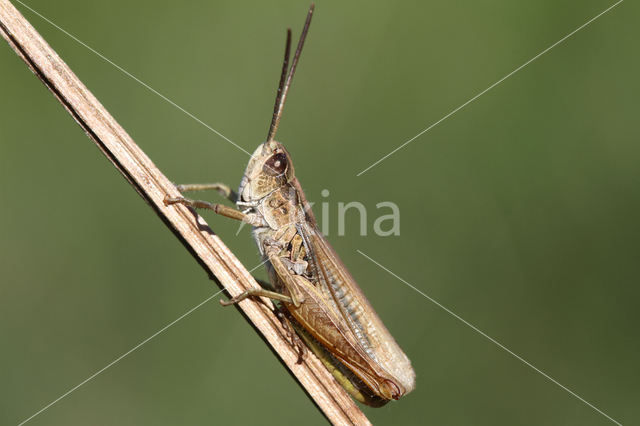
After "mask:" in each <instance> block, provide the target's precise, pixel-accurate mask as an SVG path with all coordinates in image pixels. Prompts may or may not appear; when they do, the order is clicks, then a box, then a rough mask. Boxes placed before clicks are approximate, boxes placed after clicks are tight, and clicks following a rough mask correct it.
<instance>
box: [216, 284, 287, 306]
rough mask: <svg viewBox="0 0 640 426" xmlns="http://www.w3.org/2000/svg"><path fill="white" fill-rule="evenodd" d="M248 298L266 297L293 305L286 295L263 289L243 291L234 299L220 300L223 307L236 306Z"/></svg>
mask: <svg viewBox="0 0 640 426" xmlns="http://www.w3.org/2000/svg"><path fill="white" fill-rule="evenodd" d="M248 297H266V298H268V299H272V300H277V301H279V302H285V303H293V300H292V299H291V298H290V297H289V296H286V295H284V294H281V293H277V292H275V291H271V290H265V289H263V288H256V289H252V290H247V291H243V292H242V293H240V294H239V295H237V296H236V297H232V298H231V299H229V300H226V301H225V300H220V304H221V305H222V306H229V305H235V304H236V303H238V302H242V301H243V300H244V299H246V298H248Z"/></svg>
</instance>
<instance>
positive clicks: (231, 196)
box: [176, 182, 238, 204]
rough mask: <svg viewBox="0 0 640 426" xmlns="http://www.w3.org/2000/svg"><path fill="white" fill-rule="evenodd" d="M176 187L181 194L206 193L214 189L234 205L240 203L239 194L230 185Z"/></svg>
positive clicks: (185, 185)
mask: <svg viewBox="0 0 640 426" xmlns="http://www.w3.org/2000/svg"><path fill="white" fill-rule="evenodd" d="M176 187H177V188H178V191H180V192H190V191H206V190H210V189H213V190H215V191H217V192H218V193H219V194H220V195H222V196H223V197H224V198H226V199H227V200H229V201H231V202H232V203H234V204H235V203H236V202H237V201H238V194H237V193H236V192H235V191H234V190H232V189H231V188H230V187H229V185H225V184H224V183H218V182H216V183H187V184H183V185H177V186H176Z"/></svg>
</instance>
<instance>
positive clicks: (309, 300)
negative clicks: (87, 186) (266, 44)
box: [165, 5, 415, 406]
mask: <svg viewBox="0 0 640 426" xmlns="http://www.w3.org/2000/svg"><path fill="white" fill-rule="evenodd" d="M313 10H314V6H313V5H311V7H310V9H309V12H308V14H307V19H306V21H305V24H304V27H303V30H302V34H301V36H300V40H299V42H298V46H297V48H296V51H295V54H294V56H293V60H292V63H291V68H290V69H289V56H290V51H291V30H290V29H289V30H287V41H286V48H285V56H284V63H283V66H282V74H281V77H280V84H279V85H278V91H277V95H276V102H275V107H274V113H273V118H272V120H271V126H270V128H269V133H268V136H267V141H266V142H264V143H262V144H261V145H260V146H258V148H257V149H256V150H255V152H254V153H253V155H252V156H251V159H250V160H249V164H248V166H247V169H246V171H245V173H244V176H243V178H242V182H241V183H240V189H239V190H238V193H237V194H236V193H234V192H233V191H232V190H231V189H230V188H229V187H228V186H226V185H223V184H218V183H215V184H194V185H180V186H178V189H179V190H180V191H181V192H185V191H191V190H193V191H197V190H205V189H215V190H217V191H218V192H220V193H221V194H222V195H224V196H225V197H226V198H228V199H230V200H232V201H233V202H235V203H236V205H237V206H238V208H239V210H236V209H234V208H231V207H227V206H224V205H221V204H212V203H208V202H206V201H196V200H189V199H186V198H182V197H179V198H169V197H168V198H166V199H165V204H167V205H170V204H177V203H179V204H183V205H186V206H190V207H194V208H206V209H210V210H213V211H214V212H216V213H218V214H221V215H223V216H226V217H229V218H232V219H237V220H241V221H244V222H246V223H248V224H250V225H252V227H253V236H254V238H255V240H256V243H257V244H258V247H259V249H260V253H261V254H262V256H263V258H264V259H265V260H266V261H267V262H266V265H267V269H268V272H269V276H270V278H271V282H272V287H273V289H272V290H268V289H266V288H262V289H257V290H249V291H245V292H244V293H242V294H240V295H239V296H237V297H234V298H232V299H231V300H229V301H228V302H222V301H221V303H223V304H224V305H229V304H233V303H238V302H240V301H241V300H244V299H245V298H247V297H260V296H262V297H267V298H270V299H273V300H276V301H279V302H280V304H281V307H280V311H281V313H285V314H286V315H280V317H281V318H282V320H283V324H284V325H285V328H287V329H288V330H291V328H292V327H293V328H294V329H295V330H296V331H297V333H298V335H299V336H300V337H301V338H302V340H304V342H305V343H306V345H307V346H308V347H309V348H310V349H311V350H312V351H313V352H314V353H315V354H316V355H317V356H318V357H319V358H320V359H321V360H322V362H323V363H324V365H325V366H326V367H327V368H328V369H329V371H331V373H332V374H333V375H334V377H335V378H336V379H337V380H338V381H339V382H340V384H341V385H342V386H343V387H344V388H345V389H346V390H347V391H348V392H349V393H350V394H351V395H352V396H353V397H354V398H355V399H357V400H358V401H360V402H363V403H365V404H367V405H371V406H381V405H383V404H385V403H387V402H388V401H390V400H392V399H398V398H400V397H401V396H402V395H404V394H406V393H408V392H410V391H411V390H413V388H414V386H415V373H414V371H413V369H412V367H411V363H410V361H409V359H408V358H407V356H406V355H405V354H404V352H402V350H401V349H400V347H399V346H398V344H397V343H396V342H395V340H394V339H393V337H392V336H391V334H390V333H389V331H387V329H386V328H385V326H384V324H382V321H381V320H380V318H379V317H378V315H377V314H376V313H375V311H374V310H373V308H372V307H371V305H370V304H369V301H368V300H367V299H366V298H365V296H364V294H363V293H362V291H361V290H360V288H359V287H358V285H357V284H356V282H355V280H354V279H353V278H352V277H351V275H350V274H349V272H348V271H347V268H346V267H345V266H344V265H343V264H342V262H341V261H340V258H339V257H338V255H337V254H336V253H335V251H334V250H333V248H332V247H331V245H330V244H329V242H328V241H327V240H326V238H325V237H324V236H323V235H322V234H321V233H320V231H319V230H318V227H317V223H316V219H315V217H314V215H313V212H312V211H311V208H310V206H309V203H308V202H307V200H306V197H305V195H304V192H303V191H302V188H301V186H300V183H299V182H298V179H296V177H295V173H294V169H293V164H292V162H291V156H290V155H289V153H288V152H287V150H286V149H285V147H284V146H283V145H282V144H281V143H280V142H276V141H275V140H274V137H275V133H276V131H277V129H278V123H279V122H280V118H281V116H282V110H283V107H284V103H285V100H286V97H287V92H288V91H289V87H290V85H291V80H292V78H293V75H294V73H295V69H296V65H297V63H298V60H299V58H300V53H301V51H302V47H303V45H304V41H305V38H306V35H307V32H308V30H309V25H310V23H311V17H312V14H313ZM291 337H292V343H298V344H299V347H300V349H301V352H300V356H301V357H302V356H303V353H304V352H303V349H302V348H303V347H304V346H303V345H301V342H300V340H299V339H297V336H296V335H295V334H294V333H291ZM296 339H297V340H296Z"/></svg>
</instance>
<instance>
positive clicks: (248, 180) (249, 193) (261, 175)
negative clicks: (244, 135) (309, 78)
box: [238, 4, 314, 202]
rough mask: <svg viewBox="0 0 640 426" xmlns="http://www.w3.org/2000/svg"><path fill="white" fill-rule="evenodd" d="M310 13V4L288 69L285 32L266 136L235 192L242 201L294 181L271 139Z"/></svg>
mask: <svg viewBox="0 0 640 426" xmlns="http://www.w3.org/2000/svg"><path fill="white" fill-rule="evenodd" d="M313 9H314V5H313V4H312V5H311V7H310V8H309V11H308V12H307V19H306V20H305V23H304V27H303V28H302V34H301V35H300V40H299V41H298V47H297V48H296V51H295V53H294V55H293V60H292V62H291V67H289V55H290V53H291V29H288V30H287V41H286V44H285V50H284V61H283V64H282V73H281V75H280V84H279V85H278V91H277V92H276V103H275V106H274V108H273V117H272V119H271V126H270V128H269V134H268V135H267V141H266V142H265V143H263V144H262V145H260V146H259V147H258V148H257V149H256V150H255V152H254V153H253V155H251V160H249V164H248V165H247V169H246V170H245V172H244V176H243V178H242V182H241V183H240V189H239V191H238V193H239V195H240V198H241V200H242V201H245V202H251V201H257V200H260V199H262V198H264V197H265V196H267V195H269V194H270V193H272V192H273V191H275V190H276V189H278V188H281V187H282V186H284V185H286V184H288V183H289V182H291V181H292V180H293V179H294V173H293V164H291V157H290V156H289V153H288V152H287V150H286V149H285V148H284V146H283V145H282V144H281V143H280V142H276V141H275V140H274V138H275V135H276V131H277V130H278V124H279V123H280V118H281V117H282V110H283V108H284V103H285V100H286V98H287V93H288V92H289V87H290V86H291V80H292V79H293V75H294V73H295V71H296V66H297V65H298V60H299V59H300V53H302V46H304V41H305V39H306V37H307V32H308V31H309V25H310V24H311V16H312V15H313Z"/></svg>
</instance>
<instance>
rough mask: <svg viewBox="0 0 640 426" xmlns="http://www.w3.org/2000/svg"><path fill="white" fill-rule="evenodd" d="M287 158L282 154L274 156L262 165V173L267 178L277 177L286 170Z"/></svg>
mask: <svg viewBox="0 0 640 426" xmlns="http://www.w3.org/2000/svg"><path fill="white" fill-rule="evenodd" d="M287 165H288V162H287V156H286V155H285V154H283V153H278V154H274V155H272V156H271V157H269V159H268V160H267V161H265V163H264V167H263V168H262V171H263V172H265V173H266V174H268V175H269V176H278V175H281V174H283V173H284V171H285V170H287Z"/></svg>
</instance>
